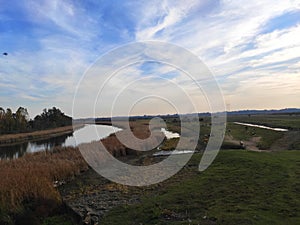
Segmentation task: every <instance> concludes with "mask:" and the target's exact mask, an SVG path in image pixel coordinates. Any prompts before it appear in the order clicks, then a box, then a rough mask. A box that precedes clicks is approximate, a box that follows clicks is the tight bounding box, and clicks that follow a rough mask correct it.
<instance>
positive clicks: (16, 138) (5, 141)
mask: <svg viewBox="0 0 300 225" xmlns="http://www.w3.org/2000/svg"><path fill="white" fill-rule="evenodd" d="M83 126H84V124H78V125H76V126H74V127H73V126H65V127H58V128H54V129H49V130H41V131H34V132H29V133H19V134H5V135H1V136H0V145H2V146H4V145H10V144H18V143H23V142H27V141H37V140H43V139H48V138H52V137H57V136H61V135H64V134H71V133H73V129H79V128H82V127H83Z"/></svg>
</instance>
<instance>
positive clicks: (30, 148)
mask: <svg viewBox="0 0 300 225" xmlns="http://www.w3.org/2000/svg"><path fill="white" fill-rule="evenodd" d="M72 135H73V134H64V135H61V136H58V137H51V138H49V139H46V140H38V141H29V142H24V143H20V144H14V145H6V146H0V158H1V159H14V158H18V157H21V156H23V155H24V154H25V153H30V152H38V151H44V150H51V149H53V148H54V147H56V146H63V144H64V143H65V141H66V139H67V138H68V137H70V136H72Z"/></svg>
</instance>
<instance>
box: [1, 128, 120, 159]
mask: <svg viewBox="0 0 300 225" xmlns="http://www.w3.org/2000/svg"><path fill="white" fill-rule="evenodd" d="M119 130H121V129H120V128H117V127H112V126H105V125H85V126H84V127H83V128H81V129H79V130H76V131H75V132H73V133H70V134H63V135H61V136H57V137H51V138H48V139H43V140H38V141H29V142H25V143H19V144H14V145H7V146H0V159H14V158H18V157H22V156H23V155H24V154H25V153H30V152H38V151H44V150H52V149H53V148H54V147H57V146H73V147H74V146H76V145H79V144H81V143H89V142H91V141H95V140H100V139H102V138H104V137H107V136H108V135H110V134H111V133H115V132H117V131H119Z"/></svg>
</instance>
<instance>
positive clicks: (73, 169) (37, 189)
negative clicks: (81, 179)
mask: <svg viewBox="0 0 300 225" xmlns="http://www.w3.org/2000/svg"><path fill="white" fill-rule="evenodd" d="M87 168H88V167H87V164H86V163H85V161H84V160H83V158H82V156H81V154H80V152H79V151H78V149H76V148H71V147H67V148H56V149H55V150H54V151H53V152H38V153H34V154H27V155H25V156H24V157H22V158H18V159H14V160H9V161H0V177H1V179H0V206H1V207H2V208H5V209H6V210H9V211H13V210H16V209H17V208H18V207H20V206H21V205H22V203H23V202H24V201H28V200H31V199H51V200H55V201H57V202H59V201H60V195H59V193H58V191H57V190H56V188H55V187H54V185H53V182H54V181H56V180H64V179H67V178H70V177H72V176H74V175H76V174H78V173H80V171H81V170H86V169H87Z"/></svg>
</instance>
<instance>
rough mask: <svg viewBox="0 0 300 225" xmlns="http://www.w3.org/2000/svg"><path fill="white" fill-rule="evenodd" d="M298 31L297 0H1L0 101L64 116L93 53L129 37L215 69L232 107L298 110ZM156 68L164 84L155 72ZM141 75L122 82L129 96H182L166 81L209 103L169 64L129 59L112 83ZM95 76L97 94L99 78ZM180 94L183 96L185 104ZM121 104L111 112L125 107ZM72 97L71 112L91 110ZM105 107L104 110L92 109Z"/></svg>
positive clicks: (141, 107)
mask: <svg viewBox="0 0 300 225" xmlns="http://www.w3.org/2000/svg"><path fill="white" fill-rule="evenodd" d="M299 37H300V2H299V1H298V0H285V1H272V0H263V1H248V2H246V1H230V0H216V1H211V0H203V1H202V0H198V1H194V0H190V1H188V3H187V2H186V1H164V0H160V1H155V0H154V1H127V0H116V1H108V0H106V1H105V0H99V1H98V0H87V1H75V0H73V1H71V0H44V1H43V0H41V1H37V0H27V1H25V0H24V1H23V0H10V1H6V0H0V52H1V56H0V106H2V107H5V108H7V107H10V108H12V109H13V110H15V109H16V108H17V107H18V106H23V107H26V108H27V109H28V110H29V112H30V114H31V116H34V115H36V114H38V113H40V112H41V111H42V109H43V108H48V107H52V106H57V107H59V108H61V109H62V110H63V111H65V112H66V113H67V114H69V115H71V114H72V102H73V97H74V94H75V92H76V86H77V85H78V82H79V81H80V79H81V78H82V76H83V74H84V73H86V72H87V70H88V68H90V67H91V66H93V65H95V62H96V61H97V59H98V58H99V57H100V56H103V55H104V54H106V53H107V52H109V51H111V50H113V49H115V48H117V47H119V46H122V45H126V44H128V43H133V42H137V41H148V40H152V41H163V42H168V43H172V44H176V45H178V46H181V47H183V48H185V49H187V50H189V51H190V52H191V53H193V54H195V55H197V56H198V57H199V59H201V60H202V61H203V62H204V63H205V64H206V65H207V66H208V68H209V69H210V70H211V71H212V73H213V74H214V75H215V77H216V80H217V81H218V83H219V86H220V88H221V89H222V93H223V95H224V101H225V104H226V105H227V106H228V107H229V108H230V110H237V109H271V108H286V107H300V100H299V96H300V38H299ZM4 52H7V53H8V55H7V56H5V55H3V54H2V53H4ZM165 54H167V53H166V52H165ZM117 57H118V56H117ZM119 57H124V56H121V55H120V56H119ZM170 57H172V56H170ZM153 74H155V76H159V77H164V79H167V80H168V81H169V82H167V83H164V81H165V80H163V81H162V80H160V79H157V77H156V79H152V78H153V77H154V75H153ZM147 76H148V77H147ZM149 76H151V77H149ZM140 78H145V79H148V78H149V79H148V80H147V82H146V81H145V80H143V82H146V83H143V84H142V86H143V90H140V89H139V88H137V87H136V84H134V83H133V86H132V87H130V86H128V90H127V89H126V91H127V92H126V93H125V92H124V96H127V97H128V99H130V96H131V95H134V96H137V95H139V96H140V97H141V98H142V97H143V96H144V95H145V93H147V94H148V95H150V94H151V91H152V92H154V91H155V93H152V94H159V93H168V94H167V95H166V96H164V97H168V98H172V96H173V97H174V98H175V97H176V98H179V99H180V95H179V94H178V93H179V92H178V91H176V90H174V87H173V86H172V85H173V84H176V85H177V87H178V86H179V88H180V89H185V92H186V93H188V95H190V98H191V99H193V101H195V104H196V106H195V108H194V109H190V108H189V107H187V109H186V111H187V112H189V111H195V110H196V111H209V110H210V108H209V105H210V104H209V103H207V102H206V103H205V99H206V98H205V95H204V94H203V92H201V90H196V89H197V88H196V87H192V86H193V84H192V83H191V82H189V79H188V77H187V76H186V75H185V74H183V73H182V72H180V71H178V70H176V69H174V67H170V66H168V65H163V64H161V65H156V64H153V63H152V64H151V63H149V64H138V63H137V64H135V65H129V66H128V67H127V68H124V69H122V71H120V72H119V74H118V76H116V77H115V78H114V79H113V80H112V82H111V84H109V85H110V88H111V89H122V86H126V85H125V84H130V83H131V82H134V81H135V80H137V79H140ZM97 79H98V80H97V82H95V81H94V84H95V83H97V85H98V86H96V87H94V88H95V89H93V90H94V91H96V90H97V88H99V86H101V85H100V84H101V82H103V79H104V75H102V74H98V77H97ZM146 84H147V85H146ZM139 85H141V84H139ZM123 89H124V88H123ZM90 90H91V88H90V87H89V88H87V89H86V90H85V91H87V92H88V91H90ZM139 90H140V92H139ZM145 90H147V91H145ZM178 90H179V89H178ZM142 92H143V94H144V95H143V94H142ZM114 94H116V93H114ZM121 95H122V93H121ZM105 96H106V100H105V101H104V100H103V101H102V103H101V107H102V108H103V109H104V108H105V107H106V105H107V102H109V101H114V100H115V98H116V96H114V95H113V93H106V95H105ZM100 97H101V96H100ZM120 99H121V98H120ZM100 100H101V99H100ZM185 101H186V100H185V99H184V98H182V104H183V103H184V102H185ZM100 102H101V101H100ZM116 102H118V101H116ZM124 102H125V103H126V101H125V100H124V101H123V104H122V103H119V105H118V106H119V107H116V108H118V109H116V111H115V112H114V115H121V114H122V115H123V114H126V113H127V111H126V110H125V111H124V110H123V108H126V107H125V106H124ZM77 104H79V107H78V109H82V110H80V113H78V116H82V117H84V116H91V115H92V114H91V112H90V111H89V110H85V109H86V108H91V107H89V106H87V104H88V103H87V101H85V100H84V99H82V101H78V103H77ZM128 104H129V105H134V107H135V106H136V108H134V109H133V108H131V109H130V110H131V112H132V113H133V114H142V115H143V114H148V113H149V114H156V113H158V114H163V113H174V112H176V110H175V109H174V107H172V106H171V105H172V104H165V102H160V103H159V102H158V101H157V99H156V100H153V99H152V101H151V100H149V99H148V100H147V101H145V102H144V103H143V102H142V101H139V103H138V104H133V103H132V104H131V103H128ZM159 104H161V106H159V107H157V105H159ZM178 104H181V103H178ZM154 105H155V107H153V106H154ZM167 105H168V106H167ZM123 106H124V107H123ZM101 107H100V108H101ZM122 107H123V108H122ZM100 111H101V110H100ZM109 113H110V109H109V108H107V109H105V110H103V112H96V114H97V115H98V114H99V115H108V114H109Z"/></svg>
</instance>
